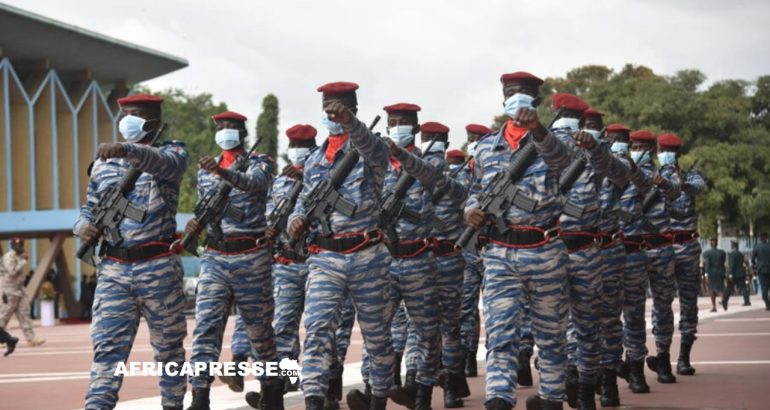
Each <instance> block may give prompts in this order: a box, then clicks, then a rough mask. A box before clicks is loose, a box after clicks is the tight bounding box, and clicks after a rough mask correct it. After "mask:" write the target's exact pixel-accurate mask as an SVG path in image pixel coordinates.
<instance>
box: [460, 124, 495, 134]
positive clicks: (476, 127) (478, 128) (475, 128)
mask: <svg viewBox="0 0 770 410" xmlns="http://www.w3.org/2000/svg"><path fill="white" fill-rule="evenodd" d="M465 131H467V132H470V133H471V134H478V135H487V134H489V133H491V132H492V130H490V129H489V128H487V127H485V126H483V125H481V124H468V125H466V126H465Z"/></svg>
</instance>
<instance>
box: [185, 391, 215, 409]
mask: <svg viewBox="0 0 770 410" xmlns="http://www.w3.org/2000/svg"><path fill="white" fill-rule="evenodd" d="M210 404H211V403H210V402H209V389H208V388H202V387H196V388H194V389H193V391H192V403H191V404H190V407H188V408H187V410H209V406H210Z"/></svg>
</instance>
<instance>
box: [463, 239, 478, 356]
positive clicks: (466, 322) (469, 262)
mask: <svg viewBox="0 0 770 410" xmlns="http://www.w3.org/2000/svg"><path fill="white" fill-rule="evenodd" d="M463 257H464V258H465V268H464V269H463V295H462V305H461V317H460V335H461V338H462V344H463V348H465V350H466V351H468V352H469V353H471V354H473V355H475V354H476V351H477V350H478V348H479V334H480V333H481V326H480V317H479V296H480V295H481V281H482V279H483V276H484V264H483V262H482V260H481V258H479V257H478V256H476V255H474V254H472V253H470V252H464V253H463Z"/></svg>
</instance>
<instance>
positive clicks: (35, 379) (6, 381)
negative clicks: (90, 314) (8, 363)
mask: <svg viewBox="0 0 770 410" xmlns="http://www.w3.org/2000/svg"><path fill="white" fill-rule="evenodd" d="M88 378H89V375H87V374H86V375H85V376H65V377H32V378H25V379H3V380H0V384H9V383H33V382H35V383H36V382H53V381H61V380H79V379H88Z"/></svg>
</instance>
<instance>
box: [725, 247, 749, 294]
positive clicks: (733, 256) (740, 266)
mask: <svg viewBox="0 0 770 410" xmlns="http://www.w3.org/2000/svg"><path fill="white" fill-rule="evenodd" d="M731 248H732V251H731V252H730V255H728V257H727V278H728V280H727V283H728V286H727V290H726V291H725V300H729V299H730V295H732V294H733V289H734V288H735V286H736V285H737V286H738V289H739V290H740V291H741V293H742V294H743V306H751V302H750V301H749V286H748V284H747V282H748V280H747V277H746V276H747V275H746V266H745V265H746V257H745V256H744V255H743V253H742V252H741V251H740V250H738V242H736V241H732V243H731ZM725 304H727V302H725Z"/></svg>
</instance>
